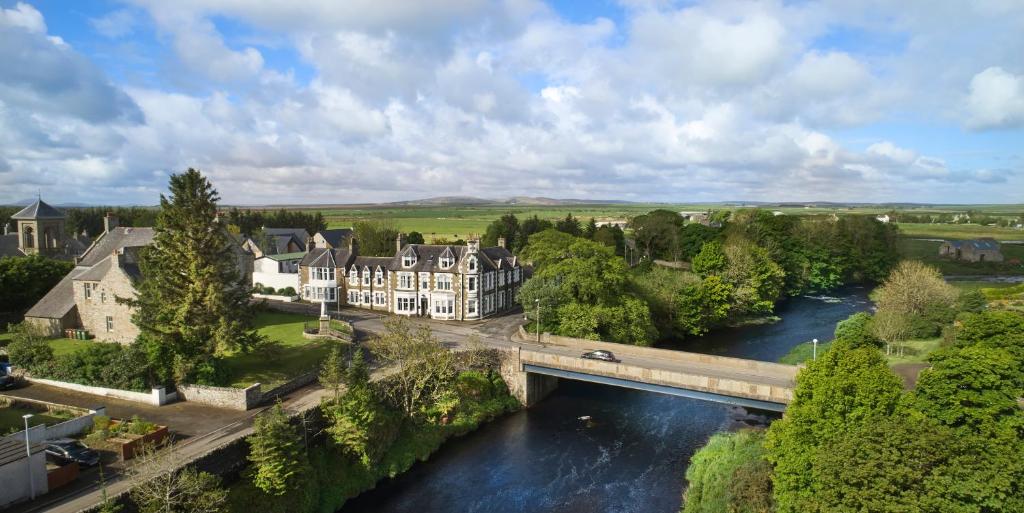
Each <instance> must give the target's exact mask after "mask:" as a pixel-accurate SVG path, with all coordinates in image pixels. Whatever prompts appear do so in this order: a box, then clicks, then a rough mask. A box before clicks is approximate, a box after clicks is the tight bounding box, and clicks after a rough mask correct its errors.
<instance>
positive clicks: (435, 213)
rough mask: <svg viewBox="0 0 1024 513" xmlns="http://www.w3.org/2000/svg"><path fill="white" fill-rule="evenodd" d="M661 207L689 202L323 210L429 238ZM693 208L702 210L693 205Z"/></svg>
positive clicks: (343, 222)
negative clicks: (507, 223) (508, 218)
mask: <svg viewBox="0 0 1024 513" xmlns="http://www.w3.org/2000/svg"><path fill="white" fill-rule="evenodd" d="M657 208H668V209H672V210H686V207H685V205H639V204H638V205H633V204H629V205H615V204H612V205H572V206H558V207H543V206H527V207H522V206H515V205H493V206H492V205H487V206H454V205H453V206H439V207H381V208H353V209H334V210H322V211H321V213H323V215H324V217H325V218H326V219H327V224H328V227H331V228H337V227H347V226H352V224H354V223H355V222H357V221H362V220H366V219H390V220H392V221H394V222H395V224H397V225H398V229H399V230H401V231H403V232H406V233H408V232H412V231H416V232H420V233H422V234H423V235H424V237H426V238H427V239H428V241H429V240H430V239H433V238H438V237H444V238H448V239H459V238H462V239H465V238H467V237H469V236H470V235H478V236H479V235H482V234H483V233H484V231H486V230H487V225H489V224H491V222H493V221H494V220H495V219H498V218H499V217H501V216H502V215H504V214H508V213H512V214H515V215H516V217H518V218H519V220H520V221H522V220H523V219H525V218H527V217H532V216H534V215H536V216H537V217H540V218H541V219H547V220H549V221H555V220H557V219H562V218H564V217H565V216H566V215H568V214H570V213H571V214H572V215H573V216H574V217H577V218H580V219H581V220H582V221H583V222H586V221H588V220H589V219H590V218H591V217H593V218H595V219H598V220H600V219H625V218H629V217H633V216H637V215H640V214H645V213H647V212H650V211H651V210H654V209H657ZM690 210H701V209H700V208H698V207H692V208H690Z"/></svg>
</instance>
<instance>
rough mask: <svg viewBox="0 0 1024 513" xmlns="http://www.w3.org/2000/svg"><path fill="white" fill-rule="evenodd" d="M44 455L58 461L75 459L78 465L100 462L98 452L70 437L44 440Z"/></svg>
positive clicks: (87, 465) (93, 464)
mask: <svg viewBox="0 0 1024 513" xmlns="http://www.w3.org/2000/svg"><path fill="white" fill-rule="evenodd" d="M46 457H47V458H48V459H50V458H54V459H56V460H58V461H64V462H67V461H76V462H78V464H79V465H83V466H86V467H94V466H96V465H98V464H99V462H100V453H98V452H96V451H94V450H92V449H90V448H89V447H88V446H86V445H85V444H83V443H82V442H79V441H78V440H73V439H71V438H61V439H58V440H50V441H48V442H46Z"/></svg>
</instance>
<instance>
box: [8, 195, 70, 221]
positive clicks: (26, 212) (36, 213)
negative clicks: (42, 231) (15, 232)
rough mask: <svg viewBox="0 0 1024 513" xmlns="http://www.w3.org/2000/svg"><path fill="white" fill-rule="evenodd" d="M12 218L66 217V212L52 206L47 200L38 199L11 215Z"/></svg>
mask: <svg viewBox="0 0 1024 513" xmlns="http://www.w3.org/2000/svg"><path fill="white" fill-rule="evenodd" d="M11 219H64V213H63V212H61V211H60V210H57V209H56V208H53V207H51V206H50V205H49V204H47V203H46V202H45V201H43V200H41V199H37V200H36V201H35V202H34V203H32V204H31V205H29V206H27V207H25V208H23V209H21V210H19V211H18V213H17V214H14V215H13V216H11Z"/></svg>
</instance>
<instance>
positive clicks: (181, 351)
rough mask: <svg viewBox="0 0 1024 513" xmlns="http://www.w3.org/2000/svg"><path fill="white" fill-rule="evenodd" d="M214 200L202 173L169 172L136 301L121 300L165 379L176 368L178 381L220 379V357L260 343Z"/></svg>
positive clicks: (143, 261) (144, 255) (145, 252)
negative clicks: (130, 310)
mask: <svg viewBox="0 0 1024 513" xmlns="http://www.w3.org/2000/svg"><path fill="white" fill-rule="evenodd" d="M218 199H219V196H218V195H217V192H216V191H215V190H214V189H213V186H212V185H211V184H210V182H209V181H208V180H207V179H206V178H205V177H204V176H203V175H202V174H200V173H199V171H196V170H194V169H189V170H188V171H186V172H184V173H181V174H176V175H172V176H171V180H170V196H164V195H161V196H160V214H159V215H158V217H157V223H156V226H155V235H154V240H153V242H154V243H153V245H152V246H148V247H146V248H145V249H144V250H143V251H142V258H141V269H142V273H143V276H145V279H144V280H142V282H141V283H139V284H138V286H137V290H138V296H137V298H136V299H134V300H129V299H125V298H118V301H121V302H126V303H128V304H130V305H131V306H133V307H134V308H135V312H134V313H133V316H132V320H133V321H134V322H135V324H136V325H137V326H138V327H139V329H140V331H141V333H142V336H143V340H144V341H146V342H147V343H148V344H149V350H150V351H149V352H150V354H151V356H152V358H153V359H154V360H155V368H157V369H160V370H162V371H163V373H164V375H162V376H161V378H162V379H168V378H171V375H170V371H171V369H172V368H173V369H174V377H175V378H176V379H177V380H179V381H182V380H189V379H194V380H196V381H198V382H201V383H216V382H218V381H221V380H223V379H225V378H224V376H223V375H222V373H221V372H220V371H219V367H218V360H217V359H216V358H215V355H216V354H217V352H218V351H224V350H231V349H245V348H247V347H250V346H251V345H253V344H254V343H256V342H257V341H258V340H259V337H258V335H257V334H256V332H255V331H254V330H253V328H252V312H251V308H250V306H249V285H248V284H247V283H244V279H243V278H244V277H243V276H242V275H241V274H240V273H239V270H238V258H239V256H238V254H237V253H236V250H235V247H234V246H233V242H232V240H231V239H230V237H229V236H228V235H227V234H226V232H225V231H224V229H223V227H222V226H221V225H220V224H218V223H217V222H216V221H215V218H216V214H217V200H218Z"/></svg>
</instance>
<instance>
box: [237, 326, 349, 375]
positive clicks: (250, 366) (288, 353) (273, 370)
mask: <svg viewBox="0 0 1024 513" xmlns="http://www.w3.org/2000/svg"><path fill="white" fill-rule="evenodd" d="M312 320H314V318H313V317H311V316H308V315H299V314H290V313H282V312H262V313H260V314H258V315H257V316H256V319H255V325H256V328H257V331H259V333H260V334H261V335H263V336H264V337H266V338H267V339H269V340H271V341H273V342H274V343H273V344H270V345H268V347H267V348H262V349H259V350H256V351H252V352H249V353H242V352H236V353H232V354H229V355H227V356H226V357H225V363H226V366H227V368H228V371H229V372H230V373H231V386H233V387H235V388H245V387H248V386H249V385H252V384H253V383H260V384H262V385H263V388H265V389H267V388H273V387H275V386H277V385H280V384H281V383H284V382H286V381H288V380H290V379H292V378H294V377H296V376H298V375H300V374H302V373H304V372H307V371H310V370H314V369H316V368H317V367H318V366H319V365H320V362H321V361H322V360H323V359H324V357H326V356H327V353H329V352H330V350H331V347H332V346H333V345H334V344H340V342H335V341H329V340H310V339H306V338H303V336H302V328H303V323H305V322H306V321H312Z"/></svg>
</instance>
